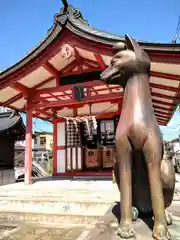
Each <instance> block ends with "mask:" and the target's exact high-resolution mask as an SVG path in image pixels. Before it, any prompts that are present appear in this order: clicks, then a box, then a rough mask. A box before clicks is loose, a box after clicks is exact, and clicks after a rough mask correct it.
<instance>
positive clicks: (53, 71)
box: [42, 62, 60, 78]
mask: <svg viewBox="0 0 180 240" xmlns="http://www.w3.org/2000/svg"><path fill="white" fill-rule="evenodd" d="M42 66H43V68H45V69H46V70H47V71H48V72H49V73H50V74H51V75H53V76H54V77H55V78H60V73H59V71H58V70H57V69H56V68H55V67H54V66H53V65H52V64H50V63H49V62H46V63H44V64H43V65H42Z"/></svg>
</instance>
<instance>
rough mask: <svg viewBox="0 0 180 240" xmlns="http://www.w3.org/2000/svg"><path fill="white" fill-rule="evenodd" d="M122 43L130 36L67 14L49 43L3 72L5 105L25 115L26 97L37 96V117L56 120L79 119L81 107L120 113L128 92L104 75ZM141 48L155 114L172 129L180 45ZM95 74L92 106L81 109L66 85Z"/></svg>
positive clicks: (179, 89) (0, 84)
mask: <svg viewBox="0 0 180 240" xmlns="http://www.w3.org/2000/svg"><path fill="white" fill-rule="evenodd" d="M119 41H122V42H124V37H120V36H117V35H114V34H109V33H106V32H103V31H98V30H97V29H93V28H91V27H90V26H89V25H88V23H87V22H86V21H85V20H84V19H83V17H82V15H81V13H80V11H79V9H75V8H73V7H72V6H68V8H67V9H66V11H64V9H61V12H60V13H59V14H56V16H55V18H54V25H53V26H52V28H51V30H50V31H49V32H48V35H47V36H46V38H45V39H44V40H43V41H42V42H41V43H40V44H39V45H38V46H37V47H36V48H35V49H33V51H31V53H29V54H28V55H27V56H26V57H25V58H23V59H22V60H20V61H19V62H18V63H17V64H15V65H14V66H12V67H10V68H8V69H7V70H6V71H4V72H2V73H0V89H1V90H0V103H1V105H2V106H7V107H10V108H14V109H17V110H19V111H24V110H25V103H26V100H25V98H27V96H30V95H31V97H32V93H33V95H34V99H33V100H32V101H33V103H32V104H33V106H34V116H38V117H40V118H44V119H48V120H50V121H51V120H52V118H53V116H54V113H58V115H59V116H73V115H74V110H73V109H72V108H71V107H72V105H73V106H74V107H75V108H78V110H77V111H78V114H79V115H84V114H85V115H86V114H87V115H88V114H90V113H91V114H98V113H99V109H101V110H102V111H105V110H107V108H108V109H109V110H107V111H108V112H115V111H118V109H119V104H118V102H119V101H120V99H121V98H122V97H121V96H120V95H122V94H123V92H122V89H121V88H120V87H119V86H106V85H104V84H103V83H101V82H100V81H98V79H99V77H98V76H99V75H98V74H100V72H101V71H102V70H103V69H104V68H105V67H106V66H107V65H108V64H109V62H110V60H111V57H112V56H113V51H112V46H113V45H114V44H115V43H116V42H119ZM139 43H140V45H141V46H142V47H143V48H144V49H145V51H147V53H148V54H149V56H150V58H151V61H152V63H151V77H150V86H151V93H152V100H153V106H154V111H155V114H156V116H157V120H158V122H159V124H161V125H166V124H167V123H168V121H169V120H170V118H171V116H172V114H173V112H174V110H175V108H176V106H177V104H178V103H179V101H180V44H161V43H148V42H142V41H139ZM89 72H93V73H94V75H93V76H96V79H92V77H91V79H90V80H91V82H87V83H86V84H85V87H86V89H87V97H86V101H85V102H84V104H83V103H81V104H77V103H76V102H74V101H73V97H72V89H73V87H74V85H73V84H70V85H65V84H67V83H70V82H71V81H73V80H72V79H74V78H75V76H79V75H78V74H80V75H82V73H83V74H85V73H87V74H88V73H89ZM91 75H92V74H91ZM83 76H85V75H83ZM87 76H88V77H89V75H87ZM92 80H94V81H92ZM84 81H86V79H84ZM61 85H65V86H61ZM80 85H82V83H80ZM105 101H108V103H105ZM89 103H91V104H90V105H89ZM66 107H68V108H66ZM76 114H77V113H76Z"/></svg>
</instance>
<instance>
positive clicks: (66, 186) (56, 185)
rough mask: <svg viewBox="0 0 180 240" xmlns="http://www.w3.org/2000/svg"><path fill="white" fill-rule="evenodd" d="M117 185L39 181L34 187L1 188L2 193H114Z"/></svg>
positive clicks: (91, 182) (93, 182)
mask: <svg viewBox="0 0 180 240" xmlns="http://www.w3.org/2000/svg"><path fill="white" fill-rule="evenodd" d="M116 189H117V187H116V184H113V183H112V182H111V181H70V180H60V181H50V182H48V181H47V182H46V181H39V182H35V183H34V184H32V185H25V184H24V183H22V182H21V183H15V184H9V185H4V186H1V187H0V192H4V191H5V192H7V191H8V192H9V191H12V190H13V191H14V190H18V191H30V190H46V191H56V190H59V191H60V190H81V191H87V190H88V191H91V190H92V191H94V190H96V191H114V190H116Z"/></svg>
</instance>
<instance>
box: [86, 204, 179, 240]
mask: <svg viewBox="0 0 180 240" xmlns="http://www.w3.org/2000/svg"><path fill="white" fill-rule="evenodd" d="M176 207H177V211H178V212H179V213H180V205H179V206H176ZM118 209H119V206H117V205H115V206H113V207H112V209H111V210H110V211H109V212H108V213H107V214H106V215H105V216H104V217H103V218H102V219H101V221H99V222H98V223H97V224H96V226H95V228H94V229H92V231H91V232H90V234H89V236H88V237H87V240H101V239H102V240H110V239H111V240H120V239H121V238H120V237H119V236H117V235H116V231H117V227H118V221H119V219H118V218H119V217H118V216H117V215H118V214H117V213H118ZM170 212H171V210H170ZM173 213H175V211H174V209H173ZM179 213H178V214H177V215H176V216H175V215H173V225H171V226H169V230H170V232H171V235H172V239H174V240H175V239H176V240H178V239H179V240H180V231H179V229H180V217H178V215H179V216H180V214H179ZM133 225H134V229H135V230H136V238H132V239H137V240H152V228H153V220H152V219H151V218H142V219H138V220H137V221H136V222H134V223H133Z"/></svg>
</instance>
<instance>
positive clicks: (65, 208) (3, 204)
mask: <svg viewBox="0 0 180 240" xmlns="http://www.w3.org/2000/svg"><path fill="white" fill-rule="evenodd" d="M112 203H114V201H104V200H103V199H101V201H92V200H91V199H89V201H88V199H86V200H85V201H84V200H81V199H80V200H79V201H74V199H71V200H70V199H68V200H66V199H65V200H59V199H52V198H49V199H48V198H46V199H45V198H44V199H37V198H36V199H35V198H31V199H28V198H26V199H19V198H16V199H13V198H1V200H0V212H4V211H5V212H14V211H18V212H31V213H47V214H49V213H50V214H52V213H53V214H56V213H58V214H77V215H86V214H88V215H92V216H94V215H98V216H102V215H104V214H105V213H106V211H107V210H108V209H109V207H110V206H111V205H112Z"/></svg>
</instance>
